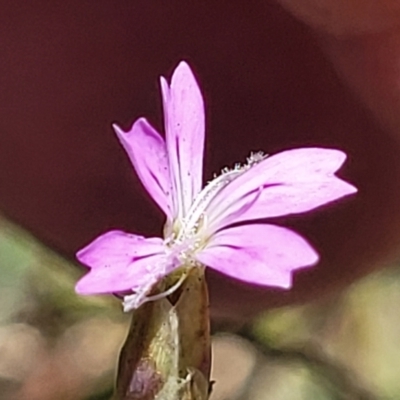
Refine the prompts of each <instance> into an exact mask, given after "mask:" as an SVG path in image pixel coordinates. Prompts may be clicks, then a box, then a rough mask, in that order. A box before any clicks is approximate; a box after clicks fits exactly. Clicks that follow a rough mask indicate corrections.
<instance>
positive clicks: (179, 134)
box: [76, 62, 357, 310]
mask: <svg viewBox="0 0 400 400" xmlns="http://www.w3.org/2000/svg"><path fill="white" fill-rule="evenodd" d="M161 90H162V98H163V106H164V118H165V136H166V138H165V140H164V138H163V137H162V136H161V135H160V134H159V133H158V132H157V131H156V130H155V129H154V128H153V127H152V126H151V125H150V124H149V122H148V121H147V120H146V119H144V118H140V119H138V120H137V121H136V122H135V123H134V124H133V126H132V129H131V130H130V131H128V132H124V131H122V130H121V129H120V128H119V127H117V126H114V129H115V131H116V134H117V135H118V138H119V139H120V141H121V143H122V145H123V146H124V148H125V150H126V152H127V153H128V156H129V158H130V160H131V162H132V164H133V166H134V168H135V170H136V172H137V174H138V176H139V178H140V180H141V181H142V183H143V185H144V187H145V188H146V189H147V191H148V192H149V194H150V195H151V197H152V198H153V199H154V201H155V202H156V203H157V204H158V205H159V207H160V208H161V209H162V210H163V212H164V213H165V215H166V219H167V220H166V225H165V229H164V239H161V238H145V237H143V236H138V235H135V234H131V233H126V232H122V231H117V230H115V231H110V232H107V233H105V234H103V235H101V236H99V237H98V238H97V239H95V240H94V241H93V242H92V243H90V244H89V245H88V246H86V247H85V248H83V249H82V250H80V251H79V252H78V253H77V257H78V259H79V260H80V261H81V262H82V263H83V264H85V265H87V266H88V267H89V268H91V269H90V271H89V272H88V273H87V274H86V275H85V276H84V277H83V278H82V279H81V280H80V281H79V282H78V283H77V285H76V291H77V292H78V293H81V294H95V293H116V292H125V293H126V292H127V291H129V292H132V293H133V294H130V295H127V296H125V297H124V307H125V310H130V309H134V308H137V307H139V306H140V305H141V304H142V303H143V302H145V301H148V300H152V299H156V298H159V297H160V296H161V297H162V296H165V295H168V294H169V293H171V292H172V291H173V290H174V289H175V286H177V285H179V284H180V283H181V282H178V283H177V284H176V285H174V286H173V287H171V288H168V289H167V291H166V292H164V293H161V294H159V295H153V296H148V295H149V292H150V291H151V289H152V288H154V285H155V284H157V283H158V282H160V281H161V280H162V279H163V278H164V277H165V276H167V275H168V274H170V273H171V272H173V271H175V270H177V269H182V271H183V274H182V275H181V276H182V277H183V278H182V279H184V277H185V273H184V271H185V270H186V271H187V270H188V269H189V268H193V267H201V268H203V266H204V265H206V266H208V267H210V268H213V269H215V270H217V271H219V272H221V273H223V274H226V275H229V276H231V277H233V278H236V279H240V280H242V281H246V282H249V283H252V284H257V285H267V286H278V287H282V288H290V287H291V284H292V273H293V271H294V270H296V269H298V268H302V267H306V266H310V265H313V264H315V263H316V262H317V261H318V255H317V253H316V252H315V251H314V249H313V248H312V247H311V246H310V245H309V244H308V243H307V242H306V240H305V239H303V238H302V237H301V236H300V235H298V234H297V233H295V232H293V231H292V230H290V229H286V228H282V227H279V226H276V225H271V224H268V223H264V222H259V220H260V219H265V218H269V217H278V216H283V215H289V214H297V213H302V212H306V211H310V210H312V209H314V208H316V207H319V206H321V205H323V204H326V203H329V202H331V201H334V200H336V199H339V198H341V197H343V196H346V195H349V194H351V193H355V192H356V191H357V190H356V188H355V187H354V186H352V185H350V184H349V183H346V182H344V181H343V180H341V179H339V178H338V177H336V176H335V175H334V173H335V172H336V171H337V170H338V169H339V168H340V166H341V165H342V164H343V162H344V160H345V158H346V155H345V154H344V153H343V152H341V151H339V150H332V149H322V148H300V149H294V150H287V151H284V152H282V153H279V154H276V155H273V156H271V157H266V156H263V155H262V154H259V153H257V154H254V155H251V156H250V157H249V159H248V160H247V163H246V164H245V165H242V166H236V167H235V168H234V169H232V170H226V171H224V172H223V173H222V175H220V176H218V177H216V178H215V179H214V180H212V181H211V182H209V183H208V184H207V185H206V186H205V187H204V188H203V189H202V169H203V148H204V135H205V132H204V104H203V98H202V95H201V92H200V89H199V87H198V84H197V82H196V80H195V78H194V76H193V73H192V72H191V70H190V67H189V66H188V65H187V64H186V63H185V62H181V63H180V64H179V65H178V67H177V68H176V70H175V71H174V74H173V76H172V80H171V84H170V85H168V83H167V82H166V80H165V79H164V78H161Z"/></svg>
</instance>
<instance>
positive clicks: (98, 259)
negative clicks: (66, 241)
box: [75, 231, 167, 294]
mask: <svg viewBox="0 0 400 400" xmlns="http://www.w3.org/2000/svg"><path fill="white" fill-rule="evenodd" d="M77 258H78V260H79V261H80V262H82V263H83V264H85V265H87V266H88V267H90V268H91V270H90V271H89V272H88V273H87V274H86V275H85V276H84V277H83V278H82V279H81V280H80V281H79V282H78V283H77V285H76V287H75V290H76V292H77V293H80V294H94V293H114V292H120V291H126V290H131V289H132V290H135V289H138V288H140V287H142V286H146V285H148V282H150V281H151V280H153V279H154V278H156V279H159V278H160V277H162V276H164V274H165V272H166V270H167V267H166V263H165V259H166V258H165V252H164V245H163V241H162V240H161V239H160V238H149V239H146V238H144V237H143V236H137V235H133V234H128V233H125V232H121V231H110V232H107V233H105V234H104V235H101V236H99V237H98V238H97V239H95V240H94V241H93V242H92V243H90V244H89V245H88V246H86V247H85V248H83V249H82V250H80V251H79V252H78V253H77Z"/></svg>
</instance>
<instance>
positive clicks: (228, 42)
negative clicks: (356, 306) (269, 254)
mask: <svg viewBox="0 0 400 400" xmlns="http://www.w3.org/2000/svg"><path fill="white" fill-rule="evenodd" d="M0 38H1V40H0V208H1V209H2V210H3V211H4V212H5V213H6V215H8V216H9V217H11V218H13V219H14V220H15V221H17V222H18V223H20V224H22V225H23V226H24V227H26V228H28V229H29V230H31V231H32V232H34V233H35V234H36V235H37V236H38V237H39V238H40V239H42V240H44V241H45V242H46V243H47V244H50V245H51V246H53V247H54V248H55V249H57V250H59V251H61V252H62V253H63V254H65V255H67V256H69V257H71V258H72V257H73V255H74V252H75V251H76V250H77V249H78V248H79V247H81V246H82V245H84V244H86V243H87V242H89V241H90V240H92V239H93V238H94V237H95V236H97V235H98V234H99V233H101V232H104V231H105V230H107V229H110V228H122V229H126V230H129V231H132V232H136V233H143V234H149V235H150V234H152V235H154V234H159V233H160V232H161V228H162V215H161V212H160V211H159V210H158V209H157V208H156V207H155V205H154V204H153V203H152V201H151V200H150V199H149V196H148V195H147V193H145V191H144V189H143V188H142V187H141V185H140V183H139V182H138V179H137V177H136V176H135V174H134V172H133V170H132V168H131V166H130V164H129V162H128V159H127V157H126V155H125V154H124V151H123V150H122V148H121V146H120V145H119V144H118V142H117V140H116V138H115V136H114V134H113V132H112V130H111V123H112V122H118V123H120V124H122V126H124V127H128V126H129V125H130V124H131V123H132V122H133V121H134V119H136V118H137V117H139V116H147V117H149V119H150V120H151V121H152V122H153V123H154V124H155V125H156V126H158V127H160V129H161V126H162V120H161V101H160V94H159V87H158V77H159V75H164V76H168V77H169V76H170V74H171V71H172V70H173V68H174V67H175V66H176V64H177V63H178V62H179V61H180V60H182V59H185V60H187V61H188V62H189V63H190V65H191V66H192V68H193V69H194V70H195V72H196V74H197V76H198V79H199V82H200V84H201V87H202V90H203V93H204V96H205V101H206V107H207V145H206V157H205V160H206V161H205V164H206V173H205V178H210V177H211V176H212V173H213V172H218V171H219V170H220V169H221V168H222V167H223V166H226V165H232V164H234V163H235V162H237V161H244V160H245V157H246V156H247V155H248V154H249V152H250V151H257V150H264V151H265V152H267V153H273V152H276V151H279V150H281V149H287V148H292V147H298V146H326V147H334V148H339V149H343V150H344V151H346V152H347V153H348V155H349V160H348V162H347V163H346V166H345V167H344V168H343V170H342V171H341V174H342V176H343V177H346V179H348V180H350V181H351V182H353V183H355V184H356V185H357V186H358V187H359V189H360V192H359V194H358V195H357V196H355V197H352V198H349V199H347V200H345V201H342V202H341V203H340V204H336V205H332V206H329V207H325V208H324V209H321V210H320V211H317V212H314V213H312V214H306V215H302V216H297V217H293V218H287V219H281V220H279V221H278V222H279V223H282V224H283V223H284V224H286V225H289V226H293V227H295V228H296V229H297V230H299V231H300V232H302V233H304V234H305V235H306V236H307V237H308V238H309V240H310V241H311V242H312V243H313V244H314V245H315V247H316V248H317V249H318V251H319V252H320V254H321V256H322V261H321V263H320V264H319V265H318V266H317V267H315V268H312V269H309V270H304V271H303V272H301V273H299V274H297V276H296V282H295V286H294V289H293V290H292V291H289V292H284V291H276V290H268V289H259V288H254V287H249V286H245V285H242V284H238V283H237V282H234V281H231V280H228V279H225V278H221V277H220V276H215V275H214V274H212V276H211V278H212V279H211V280H210V285H211V295H212V304H213V310H214V312H215V313H216V314H219V315H221V314H223V315H228V314H229V315H230V316H240V315H250V314H252V313H254V312H256V311H258V310H260V309H262V308H264V307H268V306H271V305H277V304H285V303H287V302H292V301H297V300H299V299H309V298H317V297H319V296H320V294H321V293H324V292H326V291H327V290H329V289H331V288H334V287H338V286H343V285H344V284H345V283H347V282H349V281H351V280H353V279H354V278H356V277H358V276H360V275H362V274H364V273H365V272H366V271H368V270H370V269H372V268H373V267H375V266H376V264H377V262H376V261H377V260H380V259H382V258H386V256H387V255H389V254H391V253H392V252H393V249H394V248H396V247H397V246H396V244H395V243H396V239H397V237H395V236H393V235H394V232H397V227H398V226H399V222H400V221H399V219H400V215H399V213H396V212H393V210H395V209H396V208H397V204H399V203H398V199H399V197H400V190H399V187H398V186H399V185H397V186H395V185H394V184H393V182H397V180H398V179H400V169H399V166H398V165H397V159H398V148H397V145H396V144H395V143H394V142H393V141H392V140H391V139H390V138H389V136H388V135H385V133H384V132H382V131H381V130H379V129H378V128H377V127H376V126H375V125H374V122H373V121H372V119H371V118H370V116H369V114H368V112H366V111H365V110H364V109H363V108H362V107H361V106H360V105H359V104H358V102H357V101H356V100H355V99H354V98H353V97H352V95H351V94H350V93H349V92H348V91H347V89H346V88H345V87H344V86H343V85H342V83H341V82H340V81H339V79H338V78H337V77H336V75H335V73H334V72H333V70H332V69H331V67H330V64H329V62H328V61H326V59H325V58H324V56H323V54H322V53H321V51H320V50H319V47H318V40H317V38H316V37H314V36H313V34H312V32H310V31H309V30H308V28H307V27H305V26H303V25H302V24H301V23H299V22H297V21H296V20H294V19H293V18H292V17H291V16H290V15H289V14H287V13H286V12H285V11H283V10H282V9H281V8H280V7H279V6H277V5H275V4H273V3H270V2H268V1H261V0H250V1H246V2H244V1H242V2H239V1H234V2H232V1H231V2H228V1H218V2H216V1H202V2H200V1H199V2H188V1H185V0H181V1H151V0H143V1H134V0H118V1H115V0H97V1H95V2H94V1H77V0H70V1H67V2H64V1H63V2H61V1H30V2H14V1H3V2H2V7H1V13H0ZM244 268H245V266H244Z"/></svg>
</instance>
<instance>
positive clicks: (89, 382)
mask: <svg viewBox="0 0 400 400" xmlns="http://www.w3.org/2000/svg"><path fill="white" fill-rule="evenodd" d="M0 274H1V280H0V285H1V286H0V301H1V305H2V306H1V308H0V355H1V357H0V399H2V400H3V399H4V400H56V399H62V400H69V399H71V400H72V399H74V400H80V399H82V400H89V399H90V400H100V399H110V398H111V394H112V388H113V382H114V378H115V369H116V365H117V361H118V355H119V351H120V348H121V346H122V344H123V342H124V340H125V336H126V334H127V329H128V326H129V315H126V314H123V312H122V310H121V304H120V303H119V301H116V300H115V299H113V298H112V297H111V296H93V297H82V296H81V297H78V296H77V295H75V293H74V290H73V287H74V285H75V282H76V279H77V277H78V276H79V273H78V270H77V268H76V266H75V265H72V264H71V263H69V262H67V261H66V260H64V259H62V258H60V257H59V256H58V255H56V254H55V253H54V252H52V251H51V250H49V249H48V248H47V247H45V246H43V245H42V244H40V243H39V242H38V241H37V240H35V239H34V238H33V237H32V236H31V235H29V234H27V233H26V232H24V231H22V230H21V229H20V228H17V227H16V226H15V225H13V224H11V223H10V222H9V221H6V220H5V219H4V218H2V219H1V220H0ZM399 303H400V268H399V267H398V266H396V265H393V266H391V267H387V268H385V269H383V270H382V271H380V272H379V273H374V274H372V275H370V276H369V277H367V278H364V279H362V280H360V281H359V282H357V283H356V284H353V285H352V286H350V287H349V288H348V289H347V290H345V291H344V292H342V293H341V294H340V295H336V296H332V297H330V298H329V299H327V300H325V301H323V302H318V303H315V302H314V303H313V304H308V305H303V306H292V307H284V308H279V309H274V310H270V311H266V312H265V313H264V314H262V315H260V316H259V317H257V318H255V319H254V321H252V322H251V323H248V324H246V326H243V325H240V326H234V325H230V326H229V327H228V328H229V329H228V328H227V327H226V326H224V325H223V324H222V325H221V324H218V323H214V336H213V358H214V359H213V370H212V379H213V380H214V381H215V383H214V386H213V394H212V396H211V399H212V400H228V399H232V400H239V399H240V400H247V399H254V400H272V399H273V400H278V399H282V400H292V399H293V400H300V399H301V400H303V399H304V400H306V399H321V400H325V399H326V400H331V399H332V400H333V399H337V400H341V399H343V400H344V399H346V400H347V399H349V400H350V399H351V400H353V399H354V400H356V399H357V400H364V399H365V400H367V399H368V400H374V399H376V400H381V399H400V395H399V393H400V368H399V359H400V346H399V339H400V313H399V310H398V304H399Z"/></svg>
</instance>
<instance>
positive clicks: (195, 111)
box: [161, 62, 205, 218]
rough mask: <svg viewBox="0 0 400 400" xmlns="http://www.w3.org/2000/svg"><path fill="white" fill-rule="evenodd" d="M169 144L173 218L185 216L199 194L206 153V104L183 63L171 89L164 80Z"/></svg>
mask: <svg viewBox="0 0 400 400" xmlns="http://www.w3.org/2000/svg"><path fill="white" fill-rule="evenodd" d="M161 90H162V95H163V104H164V121H165V134H166V143H167V148H168V156H169V161H170V168H171V174H172V176H171V180H172V183H173V187H174V192H175V193H174V215H175V216H176V217H178V218H182V217H183V216H185V215H186V214H187V212H188V210H189V208H190V205H191V204H192V202H193V199H194V197H195V196H196V195H197V194H198V193H199V192H200V190H201V186H202V174H203V152H204V135H205V132H204V129H205V128H204V124H205V122H204V119H205V116H204V103H203V97H202V95H201V92H200V89H199V86H198V84H197V82H196V79H195V77H194V75H193V73H192V71H191V69H190V67H189V66H188V65H187V64H186V63H185V62H181V63H180V64H179V65H178V66H177V68H176V69H175V71H174V73H173V75H172V80H171V85H170V86H168V83H167V82H166V80H165V79H164V78H161Z"/></svg>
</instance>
